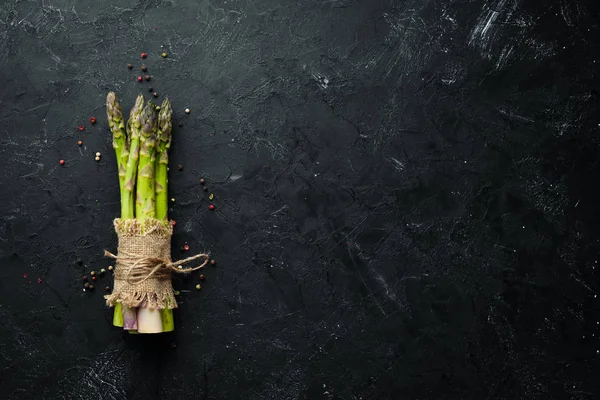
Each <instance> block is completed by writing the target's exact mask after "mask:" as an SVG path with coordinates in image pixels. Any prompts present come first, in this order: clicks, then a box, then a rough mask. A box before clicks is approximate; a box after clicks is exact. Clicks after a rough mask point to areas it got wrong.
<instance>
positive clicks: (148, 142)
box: [135, 101, 157, 221]
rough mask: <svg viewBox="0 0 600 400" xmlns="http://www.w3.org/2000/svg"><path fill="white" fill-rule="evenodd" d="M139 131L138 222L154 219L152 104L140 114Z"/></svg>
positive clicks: (155, 119)
mask: <svg viewBox="0 0 600 400" xmlns="http://www.w3.org/2000/svg"><path fill="white" fill-rule="evenodd" d="M142 120H143V123H142V128H141V130H140V137H139V138H140V157H139V163H138V175H137V188H136V191H137V193H136V197H137V199H136V203H135V215H136V218H137V219H138V220H140V221H143V220H145V219H147V218H155V217H156V200H155V199H156V193H155V189H154V163H155V157H156V153H155V148H156V123H157V115H156V109H155V106H154V104H153V103H152V102H151V101H149V102H148V104H146V106H145V107H144V111H143V113H142Z"/></svg>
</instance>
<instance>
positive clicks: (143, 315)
mask: <svg viewBox="0 0 600 400" xmlns="http://www.w3.org/2000/svg"><path fill="white" fill-rule="evenodd" d="M157 121H158V119H157V115H156V109H155V105H154V104H153V103H152V102H151V101H149V102H148V104H146V106H145V107H144V111H143V113H142V129H141V130H140V154H139V155H140V157H139V163H138V174H137V186H136V191H137V193H136V204H135V206H136V207H135V214H136V218H137V219H138V220H139V221H144V220H145V219H148V218H155V217H156V200H155V199H156V191H155V185H154V164H155V163H156V152H155V150H156V133H157ZM137 331H138V332H139V333H161V332H163V326H162V321H161V316H160V311H159V310H155V309H151V308H148V307H147V306H146V305H145V304H143V305H142V306H141V307H138V308H137Z"/></svg>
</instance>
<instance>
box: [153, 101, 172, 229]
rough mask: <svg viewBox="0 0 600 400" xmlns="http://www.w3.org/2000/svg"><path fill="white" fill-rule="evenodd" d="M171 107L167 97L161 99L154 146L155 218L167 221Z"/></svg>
mask: <svg viewBox="0 0 600 400" xmlns="http://www.w3.org/2000/svg"><path fill="white" fill-rule="evenodd" d="M172 115H173V109H172V108H171V102H170V101H169V99H165V101H163V103H162V106H161V108H160V112H159V113H158V134H157V139H158V145H157V147H156V165H155V169H156V218H157V219H160V220H163V221H165V222H168V215H167V211H168V209H169V196H168V188H167V185H168V183H169V180H168V176H167V168H168V165H169V148H170V147H171V131H172V129H173V124H172V122H171V117H172Z"/></svg>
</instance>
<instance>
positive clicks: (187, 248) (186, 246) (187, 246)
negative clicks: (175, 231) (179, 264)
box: [183, 243, 190, 251]
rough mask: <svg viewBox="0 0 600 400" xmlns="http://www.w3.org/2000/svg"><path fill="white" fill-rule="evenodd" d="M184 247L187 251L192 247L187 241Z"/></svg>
mask: <svg viewBox="0 0 600 400" xmlns="http://www.w3.org/2000/svg"><path fill="white" fill-rule="evenodd" d="M183 249H184V250H185V251H188V250H189V249H190V245H189V244H187V243H186V244H184V245H183Z"/></svg>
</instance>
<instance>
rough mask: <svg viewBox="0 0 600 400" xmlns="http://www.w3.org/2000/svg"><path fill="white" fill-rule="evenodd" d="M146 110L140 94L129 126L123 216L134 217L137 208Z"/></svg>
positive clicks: (122, 200) (122, 201) (125, 217)
mask: <svg viewBox="0 0 600 400" xmlns="http://www.w3.org/2000/svg"><path fill="white" fill-rule="evenodd" d="M143 111H144V96H143V95H141V94H140V95H138V97H137V99H136V100H135V105H134V106H133V109H132V110H131V113H130V118H129V124H130V125H129V126H130V129H129V130H130V136H129V158H128V159H127V168H126V170H125V183H124V186H123V187H124V193H123V195H122V196H124V198H122V199H121V204H123V203H125V205H126V209H125V210H121V218H124V219H127V218H134V217H135V211H136V210H135V209H134V208H133V199H134V189H135V183H136V177H137V174H138V161H139V157H140V136H141V130H142V125H143V119H142V113H143Z"/></svg>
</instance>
